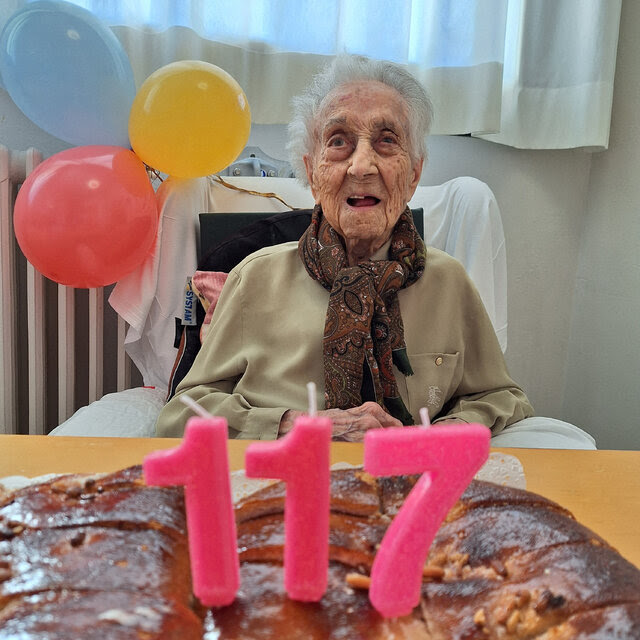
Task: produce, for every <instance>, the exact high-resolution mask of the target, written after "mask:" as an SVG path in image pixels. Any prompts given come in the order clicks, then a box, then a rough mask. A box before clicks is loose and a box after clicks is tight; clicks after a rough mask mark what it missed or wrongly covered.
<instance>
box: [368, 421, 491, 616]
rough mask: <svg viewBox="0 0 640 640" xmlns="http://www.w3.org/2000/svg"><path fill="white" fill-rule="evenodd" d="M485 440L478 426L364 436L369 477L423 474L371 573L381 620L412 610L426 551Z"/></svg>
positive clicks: (482, 453)
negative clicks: (381, 616)
mask: <svg viewBox="0 0 640 640" xmlns="http://www.w3.org/2000/svg"><path fill="white" fill-rule="evenodd" d="M423 421H425V418H424V417H423ZM426 421H427V422H428V419H426ZM489 439H490V431H489V429H487V427H485V426H484V425H480V424H455V425H453V424H452V425H445V426H437V427H432V428H428V427H427V428H425V427H424V426H423V427H404V428H387V429H374V430H371V431H368V432H367V434H366V435H365V439H364V468H365V469H366V470H367V471H368V472H369V473H371V474H372V475H376V476H394V475H404V474H415V473H422V474H423V475H422V476H421V477H420V479H419V480H418V482H417V484H416V485H415V486H414V488H413V489H412V490H411V493H410V494H409V496H408V497H407V499H406V500H405V503H404V505H403V506H402V508H401V509H400V511H399V512H398V515H397V516H396V517H395V518H394V520H393V522H392V523H391V525H390V527H389V529H388V530H387V532H386V534H385V536H384V538H383V540H382V544H381V545H380V549H379V550H378V553H377V554H376V557H375V560H374V562H373V567H372V569H371V586H370V588H369V599H370V600H371V603H372V604H373V606H374V607H375V608H376V609H377V610H378V612H379V613H380V614H382V615H383V616H385V617H396V616H403V615H408V614H409V613H411V611H412V610H413V608H414V607H416V606H417V605H418V603H419V601H420V586H421V582H422V567H423V566H424V563H425V561H426V559H427V554H428V552H429V547H430V546H431V543H432V541H433V538H434V537H435V535H436V532H437V531H438V528H439V527H440V524H441V523H442V521H443V520H444V518H445V516H446V515H447V513H448V511H449V509H450V508H451V507H452V506H453V505H454V503H455V502H456V500H457V499H458V498H459V497H460V495H461V494H462V492H463V491H464V489H465V488H466V486H467V485H468V484H469V482H471V480H472V478H473V476H474V475H475V473H476V472H477V471H478V469H480V467H481V466H482V465H483V463H484V462H485V460H486V459H487V456H488V455H489Z"/></svg>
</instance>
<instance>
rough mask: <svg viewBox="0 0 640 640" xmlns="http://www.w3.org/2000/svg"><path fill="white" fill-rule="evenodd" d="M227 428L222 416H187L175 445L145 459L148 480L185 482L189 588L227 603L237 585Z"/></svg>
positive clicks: (210, 602)
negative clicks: (177, 444) (178, 444)
mask: <svg viewBox="0 0 640 640" xmlns="http://www.w3.org/2000/svg"><path fill="white" fill-rule="evenodd" d="M227 434H228V430H227V421H226V420H225V419H224V418H214V417H211V416H210V417H208V418H202V417H199V418H190V419H189V421H188V422H187V426H186V428H185V433H184V438H183V441H182V443H181V445H180V446H179V447H177V448H175V449H170V450H169V451H156V452H154V453H152V454H150V455H148V456H147V457H146V458H145V460H144V463H143V468H144V476H145V480H146V482H147V483H148V484H156V485H160V486H168V485H184V493H185V503H186V511H187V526H188V529H189V555H190V558H191V574H192V581H193V591H194V593H195V595H196V596H197V597H198V598H199V599H200V601H201V602H202V603H203V604H204V605H206V606H209V607H214V606H218V607H220V606H225V605H228V604H231V603H232V602H233V600H234V598H235V595H236V592H237V591H238V587H239V585H240V568H239V561H238V551H237V543H236V523H235V518H234V514H233V502H232V499H231V481H230V476H229V460H228V456H227Z"/></svg>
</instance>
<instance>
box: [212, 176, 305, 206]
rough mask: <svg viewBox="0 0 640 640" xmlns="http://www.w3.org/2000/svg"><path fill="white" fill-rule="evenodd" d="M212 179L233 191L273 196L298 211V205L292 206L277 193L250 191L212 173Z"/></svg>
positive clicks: (266, 196) (264, 196)
mask: <svg viewBox="0 0 640 640" xmlns="http://www.w3.org/2000/svg"><path fill="white" fill-rule="evenodd" d="M213 179H214V180H215V181H216V182H218V183H220V184H221V185H222V186H223V187H227V189H233V190H234V191H242V192H243V193H249V194H251V195H252V196H262V197H263V198H275V199H276V200H278V201H280V202H282V204H283V205H284V206H285V207H289V209H291V210H293V211H299V210H300V207H292V206H291V205H290V204H289V203H288V202H285V200H283V199H282V198H281V197H280V196H279V195H278V194H277V193H273V192H266V193H265V192H263V191H252V190H251V189H243V188H242V187H237V186H236V185H235V184H231V183H229V182H225V181H224V180H223V179H222V178H221V177H220V176H219V175H214V176H213Z"/></svg>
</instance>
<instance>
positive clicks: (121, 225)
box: [13, 146, 158, 288]
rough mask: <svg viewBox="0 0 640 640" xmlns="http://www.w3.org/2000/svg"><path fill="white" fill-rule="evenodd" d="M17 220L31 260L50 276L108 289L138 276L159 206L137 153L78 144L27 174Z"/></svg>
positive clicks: (151, 242)
mask: <svg viewBox="0 0 640 640" xmlns="http://www.w3.org/2000/svg"><path fill="white" fill-rule="evenodd" d="M13 223H14V229H15V233H16V238H17V239H18V244H19V245H20V248H21V249H22V251H23V253H24V255H25V256H26V257H27V260H29V262H31V264H33V266H34V267H35V268H36V269H37V270H38V271H40V272H41V273H42V274H43V275H45V276H46V277H47V278H49V279H51V280H54V281H56V282H59V283H61V284H65V285H68V286H71V287H78V288H92V287H102V286H105V285H107V284H111V283H113V282H116V281H117V280H119V279H120V278H122V277H123V276H125V275H127V274H128V273H130V272H131V271H133V270H134V269H135V268H136V267H137V266H138V265H139V264H141V262H142V261H143V260H144V258H145V257H146V256H147V254H148V253H149V251H150V250H151V249H152V247H153V245H154V242H155V238H156V232H157V229H158V205H157V201H156V197H155V192H154V190H153V187H152V186H151V183H150V182H149V178H148V176H147V172H146V169H145V166H144V164H143V163H142V161H141V160H140V159H139V158H138V157H137V156H136V155H135V154H134V153H133V152H132V151H129V150H128V149H125V148H123V147H112V146H85V147H74V148H73V149H68V150H66V151H61V152H60V153H57V154H55V155H53V156H51V157H50V158H47V159H46V160H45V161H44V162H42V163H41V164H39V165H38V166H37V167H36V168H35V169H34V171H32V172H31V173H30V174H29V176H28V177H27V179H26V180H25V182H24V184H23V185H22V187H21V188H20V191H19V192H18V197H17V199H16V203H15V209H14V220H13Z"/></svg>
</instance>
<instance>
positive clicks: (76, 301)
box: [0, 145, 140, 434]
mask: <svg viewBox="0 0 640 640" xmlns="http://www.w3.org/2000/svg"><path fill="white" fill-rule="evenodd" d="M41 160H42V154H41V153H40V152H38V151H36V150H35V149H28V150H27V151H11V150H9V149H7V148H5V147H3V146H2V145H0V214H1V216H0V267H1V273H0V300H1V301H2V309H1V310H0V433H25V434H26V433H29V434H46V433H48V432H49V431H50V430H51V429H52V428H53V427H55V426H56V425H57V424H59V423H61V422H64V420H66V419H67V418H68V417H69V416H71V414H72V413H73V412H74V411H76V410H77V409H78V408H80V407H81V406H84V405H86V404H88V403H90V402H93V401H94V400H97V399H99V398H100V397H101V396H102V395H103V394H104V393H107V392H111V391H121V390H124V389H127V388H129V387H130V386H131V385H132V381H135V383H136V384H138V383H139V381H140V376H139V373H138V372H137V370H136V369H135V367H134V366H133V363H132V362H131V360H130V359H129V357H128V356H127V355H126V353H125V349H124V337H125V332H126V326H125V322H124V321H123V320H122V319H121V318H119V317H118V316H117V314H116V313H115V312H114V311H113V309H112V308H111V307H110V306H109V305H108V303H107V302H106V300H107V298H108V294H109V292H110V288H99V289H89V290H87V289H73V288H70V287H65V286H62V285H58V284H56V283H54V282H52V281H50V280H48V279H47V278H45V277H44V276H42V274H40V273H39V272H38V271H36V270H35V269H34V268H33V266H32V265H31V264H30V263H29V262H28V261H27V260H26V259H25V257H24V255H23V254H22V252H21V251H20V248H19V246H18V244H17V242H16V239H15V235H14V232H13V204H14V202H15V197H16V194H17V191H18V188H19V186H20V184H21V183H22V182H23V181H24V179H25V177H26V176H27V175H29V172H30V171H31V170H32V169H33V168H34V167H35V166H36V165H37V164H38V163H39V162H41Z"/></svg>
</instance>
